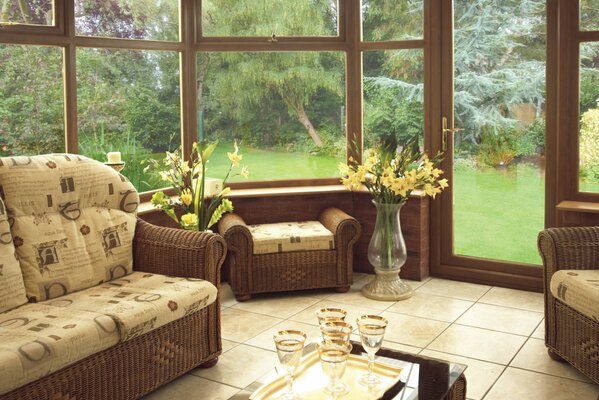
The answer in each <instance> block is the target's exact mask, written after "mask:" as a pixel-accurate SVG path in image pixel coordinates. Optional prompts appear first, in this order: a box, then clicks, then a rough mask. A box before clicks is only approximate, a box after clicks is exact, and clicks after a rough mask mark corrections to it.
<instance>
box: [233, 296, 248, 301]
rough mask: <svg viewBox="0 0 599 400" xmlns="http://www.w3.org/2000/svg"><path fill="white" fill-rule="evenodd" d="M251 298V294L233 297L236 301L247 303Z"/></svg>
mask: <svg viewBox="0 0 599 400" xmlns="http://www.w3.org/2000/svg"><path fill="white" fill-rule="evenodd" d="M251 298H252V295H251V294H240V295H239V296H238V295H235V299H236V300H237V301H248V300H249V299H251Z"/></svg>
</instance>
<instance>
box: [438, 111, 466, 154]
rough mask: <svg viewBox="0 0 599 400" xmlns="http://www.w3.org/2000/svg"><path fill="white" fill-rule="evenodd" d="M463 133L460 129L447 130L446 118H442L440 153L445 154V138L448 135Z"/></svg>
mask: <svg viewBox="0 0 599 400" xmlns="http://www.w3.org/2000/svg"><path fill="white" fill-rule="evenodd" d="M460 131H463V129H462V128H449V127H448V119H447V117H443V130H442V136H441V138H442V143H441V151H443V152H445V151H446V150H447V136H448V134H449V133H451V134H454V133H456V132H460Z"/></svg>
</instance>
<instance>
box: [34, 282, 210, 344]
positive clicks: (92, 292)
mask: <svg viewBox="0 0 599 400" xmlns="http://www.w3.org/2000/svg"><path fill="white" fill-rule="evenodd" d="M216 296H217V291H216V287H215V286H214V285H212V284H211V283H210V282H208V281H205V280H201V279H191V278H175V277H169V276H164V275H158V274H148V273H144V272H133V273H132V274H130V275H127V276H126V277H124V278H121V279H115V280H113V281H111V282H107V283H104V284H102V285H99V286H96V287H93V288H89V289H86V290H83V291H81V292H76V293H72V294H68V295H66V296H63V297H60V298H58V299H53V300H49V301H47V302H45V304H49V305H52V306H55V307H65V308H68V309H71V310H84V311H96V312H99V313H102V314H106V315H110V316H111V317H112V318H113V319H114V320H115V322H116V324H117V325H118V327H119V332H120V336H121V340H129V339H131V338H134V337H137V336H140V335H142V334H144V333H146V332H149V331H151V330H153V329H156V328H159V327H161V326H162V325H165V324H168V323H169V322H171V321H174V320H176V319H179V318H181V317H183V316H186V315H188V314H191V313H193V312H196V311H199V310H201V309H202V308H204V307H206V306H207V305H209V304H212V303H213V302H214V301H215V300H216Z"/></svg>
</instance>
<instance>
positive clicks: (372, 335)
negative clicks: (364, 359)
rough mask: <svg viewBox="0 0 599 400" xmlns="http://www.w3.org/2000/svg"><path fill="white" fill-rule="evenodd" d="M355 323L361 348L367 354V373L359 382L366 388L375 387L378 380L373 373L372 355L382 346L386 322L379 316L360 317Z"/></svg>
mask: <svg viewBox="0 0 599 400" xmlns="http://www.w3.org/2000/svg"><path fill="white" fill-rule="evenodd" d="M356 323H357V324H358V330H359V331H360V341H361V342H362V347H364V350H366V353H367V354H368V373H366V374H364V375H362V376H361V377H360V380H359V382H360V383H362V384H364V385H366V386H376V385H378V384H379V382H380V379H379V377H378V376H377V375H376V374H375V373H374V372H373V367H374V355H375V354H376V352H377V351H379V349H380V348H381V345H382V344H383V337H384V336H385V328H386V327H387V324H388V321H387V320H386V319H385V318H383V317H381V316H379V315H362V316H361V317H360V318H358V319H357V320H356Z"/></svg>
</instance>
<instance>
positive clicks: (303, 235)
mask: <svg viewBox="0 0 599 400" xmlns="http://www.w3.org/2000/svg"><path fill="white" fill-rule="evenodd" d="M248 228H249V230H250V232H251V233H252V238H253V240H254V254H267V253H283V252H288V251H302V250H332V249H334V248H335V239H334V235H333V233H332V232H331V231H329V230H328V229H327V228H325V227H324V226H323V225H322V224H321V223H320V222H318V221H306V222H282V223H278V224H262V225H249V226H248Z"/></svg>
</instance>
